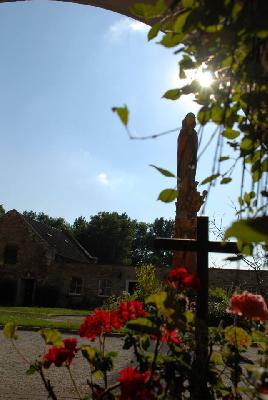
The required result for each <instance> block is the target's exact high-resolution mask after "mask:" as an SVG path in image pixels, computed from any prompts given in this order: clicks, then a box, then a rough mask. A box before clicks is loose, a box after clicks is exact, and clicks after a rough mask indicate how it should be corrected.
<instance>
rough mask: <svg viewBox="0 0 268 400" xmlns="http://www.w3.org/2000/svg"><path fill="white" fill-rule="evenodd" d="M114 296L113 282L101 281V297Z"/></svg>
mask: <svg viewBox="0 0 268 400" xmlns="http://www.w3.org/2000/svg"><path fill="white" fill-rule="evenodd" d="M111 294H112V281H110V280H109V279H100V280H99V296H111Z"/></svg>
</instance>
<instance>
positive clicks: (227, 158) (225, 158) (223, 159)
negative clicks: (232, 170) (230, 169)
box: [219, 156, 230, 162]
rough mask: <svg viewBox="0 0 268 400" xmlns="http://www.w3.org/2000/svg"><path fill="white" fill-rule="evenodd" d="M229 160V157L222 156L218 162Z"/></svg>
mask: <svg viewBox="0 0 268 400" xmlns="http://www.w3.org/2000/svg"><path fill="white" fill-rule="evenodd" d="M229 159H230V157H229V156H222V157H220V158H219V162H222V161H226V160H229Z"/></svg>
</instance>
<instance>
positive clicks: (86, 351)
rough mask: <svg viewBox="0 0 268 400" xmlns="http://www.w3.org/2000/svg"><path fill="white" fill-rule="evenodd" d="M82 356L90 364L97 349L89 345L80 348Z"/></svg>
mask: <svg viewBox="0 0 268 400" xmlns="http://www.w3.org/2000/svg"><path fill="white" fill-rule="evenodd" d="M81 351H82V355H83V356H84V357H85V358H86V359H87V360H88V361H89V362H91V363H93V362H94V360H95V357H96V355H97V352H98V351H97V349H96V348H95V347H93V346H90V345H85V346H81Z"/></svg>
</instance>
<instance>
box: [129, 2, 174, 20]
mask: <svg viewBox="0 0 268 400" xmlns="http://www.w3.org/2000/svg"><path fill="white" fill-rule="evenodd" d="M166 9H167V4H166V2H165V0H157V2H156V3H155V4H144V3H136V4H134V5H133V7H132V8H131V9H130V11H131V13H132V14H134V15H136V16H137V17H142V18H144V19H145V20H146V19H151V18H156V17H159V16H161V15H162V14H163V13H164V11H165V10H166Z"/></svg>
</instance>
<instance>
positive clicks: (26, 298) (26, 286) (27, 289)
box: [21, 279, 35, 307]
mask: <svg viewBox="0 0 268 400" xmlns="http://www.w3.org/2000/svg"><path fill="white" fill-rule="evenodd" d="M21 283H22V288H21V289H22V306H24V307H31V306H32V305H33V297H34V289H35V280H34V279H22V280H21Z"/></svg>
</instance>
